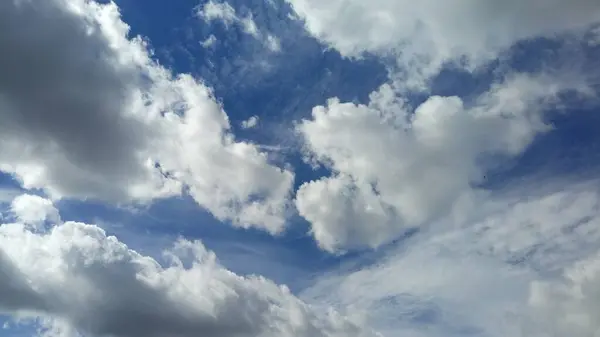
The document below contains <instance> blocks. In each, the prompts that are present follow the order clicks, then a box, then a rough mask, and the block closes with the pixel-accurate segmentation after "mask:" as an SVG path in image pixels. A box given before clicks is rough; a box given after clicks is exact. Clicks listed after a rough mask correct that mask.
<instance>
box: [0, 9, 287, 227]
mask: <svg viewBox="0 0 600 337" xmlns="http://www.w3.org/2000/svg"><path fill="white" fill-rule="evenodd" d="M0 22H1V23H0V28H1V29H0V31H1V32H0V47H1V49H2V50H5V51H9V52H8V53H7V57H4V58H2V60H0V72H1V73H2V74H3V75H2V76H0V133H1V134H2V136H1V138H0V153H1V154H0V170H2V171H4V172H7V173H10V174H13V175H14V176H15V177H16V178H18V179H19V180H20V182H21V183H22V185H23V187H25V188H28V189H30V188H40V189H43V190H44V191H45V192H46V193H47V194H48V195H50V196H51V197H52V198H55V199H56V198H63V197H67V198H83V199H87V198H95V199H102V200H107V201H110V202H131V201H134V202H147V201H150V200H152V199H154V198H159V197H168V196H173V195H179V194H181V192H182V189H186V190H189V192H190V194H191V195H192V196H193V197H194V198H195V199H196V200H197V201H198V203H199V204H200V205H201V206H204V207H206V208H207V209H208V210H209V211H211V212H212V213H213V214H214V215H215V216H217V217H218V218H219V219H221V220H231V221H232V222H233V223H234V224H237V225H240V226H243V227H250V226H257V227H261V228H265V229H267V230H268V231H270V232H279V231H280V230H281V229H282V227H283V218H284V217H285V213H286V210H287V201H286V199H287V195H288V193H289V189H290V188H291V186H292V180H293V174H292V173H291V172H289V171H284V170H281V169H279V168H277V167H274V166H272V165H270V164H269V162H268V160H267V158H266V155H265V154H263V153H262V152H261V151H259V149H258V148H257V147H255V146H254V145H252V144H249V143H244V142H238V141H236V140H235V139H234V137H233V135H232V134H231V133H230V131H229V129H230V125H229V120H228V118H227V115H226V114H225V112H224V111H223V110H222V108H221V107H220V105H219V104H218V103H217V102H216V101H215V100H214V98H213V95H212V93H211V91H210V89H209V88H207V87H206V86H204V84H202V83H201V82H199V81H197V80H195V79H193V78H192V77H191V76H189V75H179V76H174V75H172V74H171V73H170V72H169V71H168V70H166V69H165V68H163V67H162V66H160V65H158V64H157V63H156V62H155V61H154V60H153V59H152V58H151V52H150V51H149V50H148V49H147V47H146V43H145V42H144V41H143V39H141V38H140V37H134V38H129V37H128V31H129V27H128V26H127V25H126V24H125V23H124V22H123V21H121V18H120V15H119V11H118V7H117V6H116V5H115V4H114V3H108V4H98V3H96V2H94V1H84V0H71V1H63V0H49V1H41V2H39V1H3V2H2V4H0ZM40 55H43V57H40ZM267 177H268V178H267Z"/></svg>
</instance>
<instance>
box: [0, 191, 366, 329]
mask: <svg viewBox="0 0 600 337" xmlns="http://www.w3.org/2000/svg"><path fill="white" fill-rule="evenodd" d="M23 198H26V199H27V198H29V199H31V197H23ZM49 203H50V201H49V200H46V201H45V202H44V203H38V204H37V205H30V206H31V207H28V209H27V210H23V212H28V211H30V213H24V214H22V217H24V218H31V217H37V214H39V213H40V212H45V211H46V210H47V207H46V206H47V205H49ZM35 206H40V208H38V209H36V207H35ZM165 256H166V257H167V258H168V259H169V260H170V261H171V262H170V263H169V264H168V265H167V266H166V267H163V266H161V265H160V264H159V263H158V262H157V261H155V260H154V259H153V258H150V257H147V256H143V255H140V254H138V253H137V252H135V251H133V250H131V249H129V248H128V247H127V246H126V245H125V244H124V243H122V242H119V241H118V240H117V239H116V238H115V237H111V236H107V235H106V233H105V232H104V231H103V230H102V229H100V228H98V227H96V226H94V225H88V224H84V223H77V222H71V221H67V222H64V223H61V224H57V225H56V226H55V227H52V228H51V229H49V230H48V231H47V232H34V231H32V230H31V229H29V227H28V226H26V225H25V224H23V223H10V224H2V225H0V275H2V277H1V278H0V312H3V313H5V314H9V315H14V316H15V317H19V318H20V319H28V318H40V319H41V322H42V325H43V327H44V328H45V329H48V330H47V332H49V334H48V335H49V336H50V335H51V336H64V337H68V336H80V335H86V336H107V335H110V336H115V337H128V336H131V337H133V336H170V335H176V336H199V335H200V336H201V335H211V336H232V337H233V336H240V337H241V336H248V337H250V336H264V337H268V336H273V337H275V336H277V337H280V336H290V337H291V336H306V337H309V336H310V337H316V336H328V337H334V336H339V337H342V336H343V337H347V336H357V337H358V336H365V337H366V336H375V334H374V333H372V332H370V331H368V329H366V328H363V327H360V326H358V325H356V324H355V323H353V322H351V321H348V320H346V319H344V318H343V317H341V316H339V315H338V314H336V313H334V312H332V311H330V312H328V313H317V311H315V310H313V309H312V308H311V307H310V306H308V305H307V304H305V303H303V302H301V301H300V300H299V299H297V298H296V297H294V296H293V295H292V294H291V293H290V291H289V290H288V289H287V288H286V287H284V286H278V285H276V284H274V283H272V282H270V281H268V280H266V279H264V278H261V277H258V276H251V277H240V276H238V275H235V274H234V273H232V272H230V271H228V270H226V269H224V268H223V267H221V266H220V265H219V263H218V262H217V260H216V257H215V255H214V254H213V253H212V252H209V251H207V250H206V249H205V248H204V247H203V246H202V244H201V243H199V242H188V241H180V242H178V243H177V244H176V245H175V246H174V248H173V249H171V250H169V251H167V252H166V255H165Z"/></svg>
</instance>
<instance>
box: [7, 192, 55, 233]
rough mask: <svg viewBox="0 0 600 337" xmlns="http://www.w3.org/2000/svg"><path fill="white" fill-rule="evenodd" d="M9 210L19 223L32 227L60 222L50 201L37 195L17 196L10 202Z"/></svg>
mask: <svg viewBox="0 0 600 337" xmlns="http://www.w3.org/2000/svg"><path fill="white" fill-rule="evenodd" d="M10 209H11V211H12V213H13V214H14V216H15V217H16V219H17V220H18V221H19V222H21V223H24V224H28V225H32V226H38V225H41V224H43V223H44V222H46V221H49V222H51V223H60V221H61V220H60V215H59V214H58V210H57V209H56V208H55V207H54V205H53V204H52V201H50V200H48V199H45V198H42V197H40V196H37V195H31V194H23V195H19V196H17V197H16V198H14V200H12V203H11V207H10Z"/></svg>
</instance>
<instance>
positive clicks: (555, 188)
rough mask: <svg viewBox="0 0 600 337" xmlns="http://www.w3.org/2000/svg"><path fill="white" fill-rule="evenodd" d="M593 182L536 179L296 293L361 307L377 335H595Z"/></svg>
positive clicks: (598, 201)
mask: <svg viewBox="0 0 600 337" xmlns="http://www.w3.org/2000/svg"><path fill="white" fill-rule="evenodd" d="M599 186H600V185H598V181H584V182H581V183H577V184H573V183H567V184H556V182H552V183H548V182H547V181H539V180H535V181H534V182H532V183H531V184H526V185H523V186H520V187H518V188H517V189H511V190H510V191H508V192H504V193H502V194H501V195H496V196H494V198H493V199H492V200H489V201H488V202H484V203H481V204H479V208H478V210H477V211H476V212H473V215H474V217H473V219H472V221H469V222H467V223H464V224H463V225H461V226H451V225H450V222H451V221H450V220H447V219H442V220H440V221H439V222H437V223H434V224H432V225H431V226H429V227H428V228H424V229H422V230H421V231H419V232H418V233H416V234H414V235H413V236H412V237H410V238H407V239H404V240H402V241H401V242H399V243H398V244H396V245H394V246H392V247H390V248H388V249H386V250H385V251H383V252H380V253H372V255H370V254H367V255H364V256H362V257H359V258H358V260H357V261H355V263H354V262H351V263H349V264H348V265H347V266H342V267H341V268H340V269H339V270H336V271H334V272H332V273H330V274H326V275H318V276H316V277H317V279H316V282H315V283H314V285H313V286H312V287H311V288H309V289H307V290H305V291H304V292H303V293H302V294H301V295H300V297H301V298H303V299H306V300H307V301H319V302H321V303H324V304H331V305H334V306H339V307H341V308H344V307H353V308H355V310H359V311H364V312H367V313H369V319H368V320H367V322H368V323H369V324H370V325H372V326H374V327H375V328H376V329H378V330H379V331H380V332H382V333H383V334H384V336H398V335H403V334H406V335H409V336H427V337H437V336H445V337H447V336H465V335H473V336H485V337H505V336H516V337H520V336H523V337H525V336H539V337H550V336H567V335H568V336H576V337H583V336H593V335H594V332H597V331H598V328H599V326H598V322H597V320H595V318H596V317H597V314H598V312H599V311H598V310H599V307H598V304H597V303H598V292H597V289H598V282H599V280H600V268H599V266H600V264H599V263H598V261H600V260H599V259H598V258H597V253H598V239H599V237H600V207H599V206H600V188H599ZM581 260H583V262H577V263H575V264H574V265H573V263H574V262H576V261H581ZM564 269H566V270H567V272H566V273H565V277H564V278H563V277H557V274H558V275H560V272H561V271H562V270H564ZM557 272H559V273H557Z"/></svg>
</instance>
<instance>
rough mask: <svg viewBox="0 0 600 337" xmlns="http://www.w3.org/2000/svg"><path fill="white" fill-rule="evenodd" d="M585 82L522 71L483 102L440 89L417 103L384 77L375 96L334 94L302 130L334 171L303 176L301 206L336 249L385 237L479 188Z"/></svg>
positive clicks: (317, 157) (374, 243) (465, 200)
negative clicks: (350, 99)
mask: <svg viewBox="0 0 600 337" xmlns="http://www.w3.org/2000/svg"><path fill="white" fill-rule="evenodd" d="M564 90H580V91H582V92H585V91H586V86H585V85H581V86H580V85H578V84H577V83H569V82H568V81H563V80H557V79H554V78H551V77H547V76H545V75H539V76H537V75H536V76H529V75H515V76H511V77H508V78H507V79H506V80H505V81H504V82H503V83H500V84H496V85H494V86H492V88H491V89H490V90H489V91H488V92H486V93H484V94H482V95H481V96H480V97H479V98H478V99H476V100H475V102H473V103H470V104H469V105H466V104H465V102H463V100H462V99H460V98H458V97H439V96H433V97H430V98H429V99H427V100H426V101H425V102H424V103H422V104H421V105H420V106H418V107H417V108H416V109H415V110H414V111H411V110H410V108H409V107H408V106H407V105H406V104H404V103H403V101H402V100H401V99H399V98H398V97H397V96H395V94H394V92H393V90H392V89H391V88H390V87H389V86H387V85H384V86H383V87H382V88H381V90H380V91H379V92H376V93H374V94H373V95H372V97H371V102H370V103H369V104H368V105H357V104H354V103H342V102H340V101H339V100H337V99H332V100H330V101H329V102H328V104H327V106H318V107H315V108H314V109H313V111H312V119H309V120H304V121H302V123H300V125H299V126H298V130H299V132H300V133H301V135H303V137H304V138H305V141H306V148H307V152H308V154H309V156H310V158H311V159H312V160H313V161H315V162H316V163H318V164H322V165H325V166H327V167H328V168H330V169H331V170H332V171H333V172H334V175H333V176H331V177H328V178H327V177H326V178H323V179H319V180H316V181H312V182H308V183H305V184H303V185H302V186H301V187H300V189H299V190H298V193H297V196H296V207H297V209H298V211H299V213H300V215H302V216H303V217H304V218H306V219H307V220H308V221H309V222H310V223H311V224H312V232H313V235H314V237H315V239H316V240H317V241H318V243H319V245H320V246H321V247H322V248H324V249H326V250H328V251H331V252H335V251H344V250H346V249H361V248H365V247H378V246H380V245H382V244H384V243H387V242H389V241H391V240H392V239H394V238H396V237H398V235H399V234H401V233H402V231H404V230H406V229H407V228H410V227H413V226H419V225H421V224H424V223H426V222H428V221H431V220H435V219H436V218H438V217H439V216H441V215H448V214H449V213H451V211H455V212H456V213H457V214H456V215H457V216H460V213H461V211H460V208H461V207H466V206H465V205H468V204H469V200H473V199H474V198H476V197H477V196H478V195H479V194H480V193H481V192H483V191H482V190H480V189H479V188H478V185H480V184H481V183H482V182H483V181H484V176H485V173H486V171H487V170H488V169H490V168H492V167H494V164H495V163H496V162H497V160H501V159H503V158H504V159H506V158H511V157H513V156H517V155H519V154H521V153H522V152H523V151H524V150H525V149H526V148H527V147H528V146H529V145H530V144H531V143H532V141H533V140H534V138H535V136H536V135H537V134H539V133H541V132H545V131H548V130H549V129H550V128H551V127H550V126H549V125H546V124H545V122H544V117H543V113H544V111H546V109H548V108H551V107H553V106H554V104H556V103H557V100H558V94H560V93H562V92H563V91H564Z"/></svg>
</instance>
